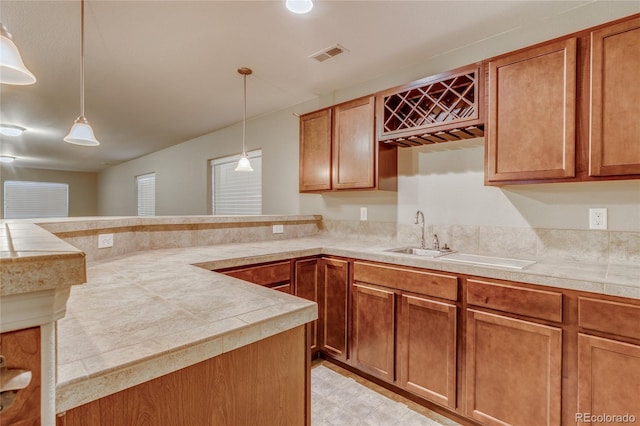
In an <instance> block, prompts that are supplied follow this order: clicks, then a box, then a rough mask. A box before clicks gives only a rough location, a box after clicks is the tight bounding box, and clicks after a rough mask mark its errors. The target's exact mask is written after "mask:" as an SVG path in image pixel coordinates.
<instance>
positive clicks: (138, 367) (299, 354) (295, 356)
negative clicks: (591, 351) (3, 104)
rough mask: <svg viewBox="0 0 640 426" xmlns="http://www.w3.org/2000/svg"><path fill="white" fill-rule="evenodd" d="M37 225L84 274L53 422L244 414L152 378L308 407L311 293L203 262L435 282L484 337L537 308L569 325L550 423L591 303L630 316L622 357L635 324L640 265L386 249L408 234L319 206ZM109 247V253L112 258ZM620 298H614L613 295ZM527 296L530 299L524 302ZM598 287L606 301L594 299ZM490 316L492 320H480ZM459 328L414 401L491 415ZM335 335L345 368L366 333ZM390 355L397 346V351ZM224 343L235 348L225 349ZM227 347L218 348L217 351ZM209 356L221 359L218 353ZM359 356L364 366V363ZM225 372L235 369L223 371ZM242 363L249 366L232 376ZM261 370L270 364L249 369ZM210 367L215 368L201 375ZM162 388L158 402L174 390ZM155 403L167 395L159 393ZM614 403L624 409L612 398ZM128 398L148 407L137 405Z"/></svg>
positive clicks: (570, 385)
mask: <svg viewBox="0 0 640 426" xmlns="http://www.w3.org/2000/svg"><path fill="white" fill-rule="evenodd" d="M274 224H284V231H285V232H284V234H273V233H272V232H271V228H272V226H273V225H274ZM34 226H35V225H34ZM40 226H41V227H42V228H44V229H46V230H48V231H49V232H51V233H53V234H55V235H57V236H59V237H60V238H63V239H64V240H66V241H67V243H69V244H73V245H74V246H75V247H77V248H79V249H81V250H83V251H84V252H85V253H87V260H88V265H87V266H88V267H87V283H86V284H84V285H81V286H75V287H73V289H72V292H71V297H70V299H69V302H68V305H67V315H66V316H65V317H64V318H63V319H61V320H59V321H58V329H57V332H58V340H57V344H58V358H57V369H58V377H57V386H56V407H55V409H56V412H57V413H58V415H59V417H58V423H59V424H60V425H65V424H66V425H74V424H79V423H83V422H84V424H87V422H89V424H91V421H93V422H94V424H99V423H100V422H105V421H106V422H108V421H109V420H106V419H116V420H115V421H116V422H117V420H118V419H123V418H125V417H118V416H136V418H140V419H141V418H149V416H153V415H157V414H158V413H165V414H166V415H168V416H170V417H171V416H182V418H187V417H184V416H189V415H191V414H192V413H193V411H192V410H194V409H195V408H200V409H203V407H209V408H207V409H208V410H209V411H208V412H207V413H205V414H206V415H220V416H222V417H218V418H221V419H223V420H221V421H222V422H223V423H224V422H225V421H227V422H230V421H231V420H229V419H232V418H233V417H232V416H233V415H247V416H252V415H253V416H255V415H257V414H256V413H251V412H249V411H246V410H245V411H243V410H244V409H243V410H237V407H235V408H234V407H233V406H232V405H227V404H224V403H221V401H220V400H219V399H218V398H217V397H216V396H215V393H216V392H217V391H218V389H214V390H212V391H211V392H210V393H211V394H214V395H213V396H212V398H213V399H210V400H205V399H202V400H193V399H190V398H191V397H194V395H196V394H198V395H200V396H201V397H202V395H201V394H202V393H201V392H195V393H185V398H184V399H183V400H175V399H172V401H174V402H172V403H171V404H169V403H167V400H166V399H165V400H162V399H161V396H159V395H158V394H157V392H154V390H153V389H154V387H156V386H160V387H164V386H180V385H182V384H186V383H189V384H192V385H194V386H209V385H211V383H212V382H213V383H216V384H220V385H221V386H223V390H221V392H229V390H228V389H234V392H235V394H234V393H225V395H233V398H234V399H235V398H240V397H241V396H244V397H247V398H255V401H256V403H258V405H256V407H258V406H259V404H260V403H262V404H265V405H263V406H262V407H263V408H262V409H263V410H264V407H265V406H267V405H268V406H269V407H271V408H270V409H271V410H272V411H262V413H269V416H273V415H278V413H281V414H282V413H285V412H286V413H288V414H290V415H298V416H300V415H301V416H303V417H306V418H307V420H306V422H308V413H307V412H305V404H308V399H307V398H308V391H309V388H308V385H309V383H308V380H309V379H308V371H309V370H308V369H309V365H308V352H307V350H308V345H307V344H306V341H305V336H304V332H305V327H306V326H305V324H307V323H309V322H311V321H313V320H315V319H316V318H317V317H318V314H317V311H316V304H315V303H313V302H309V301H306V300H304V299H301V298H295V297H292V296H290V295H287V294H282V293H280V292H277V291H273V290H270V289H267V288H263V287H260V286H256V285H253V284H249V283H246V282H244V281H241V280H238V279H235V278H231V277H228V276H226V275H222V274H218V273H216V272H212V270H218V269H225V268H233V267H239V266H247V265H253V264H269V263H273V262H282V261H287V260H291V261H292V262H295V261H296V260H297V259H317V258H328V259H329V261H331V262H336V261H338V260H339V261H340V262H344V264H345V265H348V268H349V270H350V271H351V272H349V274H347V275H348V276H350V277H351V278H349V280H353V281H354V282H350V283H349V287H348V291H350V292H351V297H356V296H355V294H354V292H355V291H360V289H361V288H364V287H366V288H369V289H374V290H375V289H380V288H382V289H384V288H390V289H391V290H388V291H387V294H388V293H389V292H392V293H393V292H394V291H399V292H402V295H404V294H405V293H406V294H407V295H412V294H416V293H429V292H430V291H432V289H434V288H435V289H436V290H435V291H436V293H435V295H434V297H433V298H434V300H435V301H436V305H437V306H441V305H442V304H443V302H442V301H443V300H445V299H446V300H448V302H447V303H448V304H449V305H450V306H451V307H452V308H451V309H453V311H452V312H454V318H455V316H457V317H458V321H457V323H458V326H457V327H465V328H464V329H465V330H466V329H467V328H469V329H473V330H474V332H475V333H476V337H478V338H479V337H482V334H481V328H480V326H482V327H487V326H488V325H489V326H492V327H498V328H496V330H498V331H500V330H502V331H504V330H512V328H509V327H502V326H503V325H504V324H507V325H509V324H516V325H520V324H523V323H524V322H525V321H524V320H527V321H526V322H527V324H528V323H529V320H530V319H531V318H541V319H540V320H535V323H536V324H535V327H538V328H542V329H544V330H547V329H551V328H553V329H554V330H562V329H564V330H566V331H565V337H564V338H563V339H564V341H565V343H562V344H561V345H564V346H562V347H561V348H556V349H554V350H559V351H560V352H561V353H564V355H563V358H564V359H565V361H564V363H565V364H566V365H565V366H564V367H563V366H562V365H561V364H557V365H556V367H554V368H559V369H563V371H564V372H565V374H566V375H567V379H565V381H564V382H563V383H561V384H560V377H561V376H560V375H559V374H560V373H559V370H554V369H552V370H550V371H552V372H553V373H558V376H557V377H554V378H552V381H553V382H554V383H557V384H558V385H557V386H556V388H552V389H551V391H552V392H556V393H554V394H549V397H550V399H552V401H551V404H550V406H549V407H546V406H545V407H538V408H537V409H540V410H543V411H544V410H547V409H549V410H550V412H551V417H549V418H551V419H559V416H560V415H561V414H560V408H559V407H560V406H559V405H558V404H559V401H560V400H561V399H562V400H563V405H562V406H563V407H566V408H565V411H567V413H563V414H562V415H563V416H570V415H573V414H575V412H576V406H577V404H578V399H579V398H582V397H581V396H579V395H578V393H577V381H578V375H577V365H578V354H577V350H578V349H577V345H578V333H576V330H578V327H580V328H579V330H580V336H582V337H581V340H580V342H581V343H580V344H586V343H589V342H591V343H594V344H595V345H597V344H599V343H601V342H600V341H605V340H606V342H612V341H613V340H611V339H604V337H610V331H611V329H610V328H604V329H599V327H602V326H603V325H607V324H609V323H610V322H611V321H612V319H611V318H609V319H608V320H606V321H602V322H589V321H592V318H594V316H593V315H598V314H602V312H603V311H602V309H603V306H604V308H612V309H615V310H616V312H617V313H623V314H624V315H628V316H627V317H626V318H628V319H629V321H627V322H626V323H625V322H621V324H622V328H620V329H619V330H614V334H616V335H621V336H622V337H621V342H620V343H619V345H620V346H621V347H624V348H625V350H629V348H631V352H628V354H629V358H628V359H629V360H630V361H629V362H637V360H638V359H640V357H639V356H638V355H637V354H636V353H635V352H633V351H636V350H637V349H636V348H637V347H638V346H637V341H638V339H640V334H638V330H636V328H637V327H636V325H635V324H637V322H636V323H634V322H631V321H633V319H634V318H636V316H637V312H636V311H637V310H638V309H640V308H638V306H640V292H639V290H640V279H639V277H640V269H639V268H638V267H637V266H635V267H634V266H633V265H626V266H622V265H615V264H591V263H588V262H587V263H581V262H579V261H575V262H562V263H558V262H553V261H550V260H545V259H537V260H538V262H537V263H536V264H534V265H531V266H529V267H527V268H526V269H523V270H514V269H509V268H501V267H488V266H478V265H466V264H460V263H454V262H447V261H445V260H443V259H439V258H433V259H428V258H420V257H416V256H411V255H406V254H400V253H393V252H389V251H387V249H389V248H393V247H398V245H399V244H406V243H407V241H402V242H401V241H396V240H393V241H392V240H380V239H379V240H377V241H375V240H371V239H366V238H364V237H358V238H353V236H349V235H342V236H340V235H337V234H335V233H331V232H326V229H325V228H326V223H325V222H324V221H322V218H320V217H318V216H292V217H284V216H260V217H247V218H216V217H184V218H177V217H176V218H161V217H159V218H95V219H68V220H60V221H55V222H54V221H49V222H47V223H44V222H43V223H41V224H40ZM36 229H40V228H38V227H36ZM105 233H113V237H114V238H113V239H114V246H113V247H112V248H111V249H99V250H97V251H96V250H95V249H94V248H93V247H97V239H98V235H100V234H105ZM51 238H54V237H51ZM411 238H413V236H411ZM85 247H86V248H85ZM123 247H126V249H125V248H123ZM110 250H111V251H112V252H115V254H114V255H112V256H109V253H108V252H109V251H110ZM116 250H121V251H116ZM376 271H377V272H376ZM386 271H393V273H394V274H395V275H394V276H396V277H400V278H402V277H407V280H406V282H407V283H410V282H412V280H413V278H412V277H414V276H417V275H416V274H419V275H420V276H422V277H425V279H426V280H425V281H423V283H422V284H419V285H418V286H416V287H413V288H409V289H408V288H406V286H407V285H409V284H403V282H404V281H403V280H401V279H400V278H398V279H394V280H390V281H389V280H387V281H386V282H385V280H384V279H382V278H384V277H386V276H387V275H386V274H388V272H386ZM374 272H376V273H374ZM376 274H377V275H376ZM434 276H435V277H448V278H447V280H448V281H447V284H446V285H447V286H449V285H453V287H451V288H452V289H453V290H452V291H451V292H447V293H442V292H439V290H438V288H440V287H438V285H436V286H435V287H433V284H432V282H434V281H433V280H432V279H430V278H429V277H434ZM293 279H295V274H294V278H293ZM437 282H440V281H437ZM442 282H443V283H444V281H442ZM451 283H452V284H451ZM321 285H322V284H321ZM403 286H404V287H403ZM356 287H357V288H356ZM394 288H395V290H394ZM325 290H326V289H325ZM507 292H515V293H513V294H518V295H520V296H518V297H521V299H515V300H516V302H517V301H518V300H523V301H524V300H527V303H520V305H522V306H525V307H531V306H538V305H535V303H537V302H539V301H542V304H541V305H540V306H551V309H550V310H538V311H535V310H530V309H529V310H520V311H514V312H508V313H506V314H505V312H506V311H507V310H508V309H511V307H505V305H500V303H501V302H503V301H504V300H509V299H510V297H512V295H510V294H511V293H509V294H508V293H507ZM620 294H624V295H625V297H624V298H621V297H616V296H618V295H620ZM531 295H533V296H534V298H533V299H529V297H531ZM537 296H542V298H538V297H537ZM358 297H359V296H358ZM403 297H405V296H403ZM601 299H602V300H603V301H604V302H605V304H604V305H602V306H601V305H600V303H601V301H600V300H601ZM362 300H364V299H362ZM547 301H549V303H548V304H547ZM557 301H559V303H560V307H559V308H558V305H557V304H556V303H557ZM360 302H361V300H359V303H360ZM345 303H346V300H345ZM319 304H320V308H321V309H320V310H321V312H320V314H319V316H320V317H322V316H323V314H324V311H323V310H322V308H325V307H326V305H324V304H323V303H321V302H319ZM345 306H346V305H345ZM358 306H362V305H358ZM517 309H519V308H517ZM558 309H560V310H559V311H558ZM578 309H579V310H580V311H579V312H580V315H581V319H579V320H578V319H577V315H578ZM554 312H559V314H556V313H554ZM498 314H500V315H498ZM503 314H504V315H503ZM358 315H366V312H365V311H362V310H358V311H357V312H356V311H353V312H350V314H349V315H348V318H351V317H352V316H353V318H356V317H357V316H358ZM496 317H497V318H499V319H500V321H501V322H500V321H498V322H493V323H492V322H491V321H493V320H494V319H495V318H496ZM511 317H514V318H515V319H513V320H511V319H510V318H511ZM605 317H606V313H605ZM505 318H507V319H509V321H506V320H505ZM601 318H604V317H601ZM486 320H488V321H486ZM349 321H351V319H349ZM578 321H580V322H579V323H578ZM537 322H541V323H542V324H543V325H542V326H539V325H538V324H537ZM531 323H532V324H534V321H531ZM609 325H610V324H609ZM527 327H531V326H529V325H527ZM454 330H455V328H454ZM460 330H461V329H460ZM460 330H459V331H458V334H457V336H458V337H456V338H455V339H454V347H455V346H457V347H459V348H461V349H459V350H458V355H457V356H455V355H454V358H453V359H452V360H450V361H449V363H451V365H453V367H454V369H453V376H452V377H453V388H452V393H451V394H450V396H449V399H448V400H446V401H445V402H444V403H443V402H441V400H438V399H431V398H429V397H425V400H426V401H427V402H428V401H435V402H436V404H440V405H444V406H446V407H448V408H449V409H450V410H451V412H453V413H456V414H457V415H459V416H463V417H469V418H473V419H476V420H478V421H484V420H483V417H482V416H483V415H487V414H492V411H491V410H493V409H494V407H491V406H483V405H482V404H483V401H482V400H480V399H478V395H479V392H480V393H481V392H483V389H486V388H485V387H484V386H485V385H486V383H483V382H480V381H479V382H477V383H472V382H471V381H470V375H469V374H466V378H465V373H464V372H462V370H461V367H462V366H464V365H468V364H467V363H468V361H469V360H472V361H473V362H474V364H473V365H475V366H476V367H478V366H482V363H483V362H485V361H490V359H487V358H486V355H483V353H481V352H479V351H476V352H474V353H473V356H472V354H471V353H470V352H469V351H468V348H469V347H470V345H471V343H472V342H471V341H466V342H465V341H464V339H463V335H464V334H463V333H462V332H461V331H460ZM360 331H362V332H366V330H365V329H360ZM361 337H362V336H361ZM364 337H366V335H364ZM323 338H326V336H323ZM277 339H284V340H281V341H279V340H277ZM347 339H348V342H347V344H348V345H350V348H349V350H348V353H349V358H345V361H339V362H343V363H345V364H347V365H356V366H357V363H355V360H354V357H355V356H357V354H358V353H361V352H358V350H360V351H361V350H362V345H363V344H367V341H366V339H364V340H363V339H360V340H358V341H356V340H355V338H354V337H353V336H348V337H347ZM633 343H635V344H633ZM255 344H260V345H264V347H263V348H262V349H259V350H258V352H251V353H245V352H243V351H251V349H249V348H252V347H254V345H255ZM358 345H360V346H358ZM464 348H467V349H464ZM260 351H262V352H260ZM465 351H466V352H465ZM455 352H456V351H455V350H454V351H453V353H454V354H455ZM400 353H401V351H400V350H399V352H398V359H400V355H399V354H400ZM233 354H240V355H237V356H238V358H234V356H236V355H233ZM225 356H230V357H231V358H229V359H228V360H227V359H224V357H225ZM392 359H394V357H393V356H392ZM216 360H217V361H220V362H221V363H220V364H215V363H216V362H217V361H216ZM357 361H360V362H361V363H362V361H363V359H359V360H357ZM580 362H583V361H582V360H581V361H580ZM584 362H589V360H586V361H584ZM210 363H213V364H210ZM554 365H555V364H554ZM634 365H635V364H634ZM238 366H241V368H238ZM254 367H256V368H254ZM233 368H235V369H236V370H237V371H235V372H234V373H230V371H231V370H230V369H233ZM466 368H470V367H466ZM190 369H195V370H190ZM398 371H400V370H398ZM243 372H246V373H247V374H248V376H246V377H244V378H241V376H238V375H236V374H241V373H243ZM265 372H266V373H269V374H271V373H273V374H274V375H275V376H272V377H271V378H264V377H262V376H260V374H264V373H265ZM207 374H211V376H208V375H207ZM213 377H215V379H212V381H211V382H209V383H206V380H207V379H208V378H213ZM385 380H386V382H387V383H389V384H390V385H392V386H396V387H400V388H402V387H403V385H402V384H401V382H400V381H399V379H396V377H394V375H393V374H392V375H391V377H390V378H387V379H384V380H383V381H385ZM556 380H557V382H556ZM269 381H273V384H274V385H276V386H282V388H283V391H284V390H285V389H286V393H282V394H279V393H277V392H271V391H268V390H266V391H265V392H263V393H260V392H259V391H256V390H253V391H246V392H245V390H246V389H245V390H241V389H243V388H242V386H244V385H246V386H247V387H248V388H252V387H253V385H256V384H264V383H266V382H269ZM594 384H595V382H594ZM227 385H228V386H229V387H228V388H227V390H224V386H227ZM231 385H232V386H231ZM207 389H210V388H207ZM560 389H562V390H560ZM127 392H138V394H137V395H135V393H127ZM305 392H307V394H305ZM169 394H171V395H169V396H170V397H171V398H176V397H177V396H176V395H175V394H172V393H171V392H169ZM427 395H428V394H427ZM272 397H273V398H276V401H274V400H272V399H271V398H272ZM135 398H138V399H135ZM203 398H204V397H203ZM235 400H238V399H235ZM268 400H270V402H268ZM564 401H566V402H564ZM579 401H580V402H579V404H581V405H580V406H581V407H586V406H587V404H591V401H586V400H583V399H580V400H579ZM543 402H544V401H543ZM143 403H144V404H143ZM165 403H166V404H167V405H166V406H163V405H161V404H165ZM472 403H475V404H476V405H477V406H475V407H474V406H472ZM597 403H598V401H594V402H593V405H592V406H594V407H596V408H597V407H598V406H597ZM622 404H623V406H624V401H623V402H622ZM141 406H142V407H145V408H140V409H137V411H136V409H134V407H141ZM295 407H297V409H296V408H295ZM306 407H307V408H308V405H306ZM571 407H573V408H571ZM627 408H628V409H635V407H633V406H627ZM127 410H133V411H127ZM163 410H165V411H163ZM181 410H183V411H181ZM483 410H484V411H483ZM204 411H206V410H204ZM569 411H571V412H572V413H569ZM545 412H546V411H545ZM292 413H297V414H292ZM494 414H495V413H494ZM262 415H265V414H262ZM96 416H97V417H96ZM110 416H111V417H110ZM170 417H167V418H170ZM151 418H152V417H151ZM254 418H258V417H254ZM285 423H286V422H285ZM291 424H301V423H296V422H292V423H291Z"/></svg>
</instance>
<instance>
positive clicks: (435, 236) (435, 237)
mask: <svg viewBox="0 0 640 426" xmlns="http://www.w3.org/2000/svg"><path fill="white" fill-rule="evenodd" d="M433 249H434V250H440V240H438V234H433Z"/></svg>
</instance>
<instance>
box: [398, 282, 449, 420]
mask: <svg viewBox="0 0 640 426" xmlns="http://www.w3.org/2000/svg"><path fill="white" fill-rule="evenodd" d="M456 310H457V308H456V306H455V305H452V304H449V303H441V302H436V301H433V300H429V299H425V298H423V297H419V296H414V295H407V294H402V295H401V298H400V306H399V310H398V329H397V348H398V354H397V358H398V362H397V365H398V378H399V383H400V386H401V387H403V388H404V389H406V390H408V391H410V392H412V393H415V394H416V395H419V396H421V397H423V398H426V399H429V400H431V401H434V402H437V403H439V404H442V405H444V406H446V407H449V408H452V409H455V408H456V360H457V357H456V349H457V343H456V336H457V331H456V330H457V320H456Z"/></svg>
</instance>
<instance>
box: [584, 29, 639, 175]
mask: <svg viewBox="0 0 640 426" xmlns="http://www.w3.org/2000/svg"><path fill="white" fill-rule="evenodd" d="M639 99H640V18H637V19H634V20H631V21H627V22H623V23H620V24H617V25H611V26H608V27H605V28H602V29H600V30H597V31H594V32H592V33H591V120H590V126H591V129H590V130H591V131H590V132H589V134H590V137H591V141H590V142H591V143H590V150H591V152H590V156H591V161H590V162H589V174H590V175H592V176H607V175H627V174H640V102H639V101H638V100H639Z"/></svg>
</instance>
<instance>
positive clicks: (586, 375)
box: [576, 334, 640, 424]
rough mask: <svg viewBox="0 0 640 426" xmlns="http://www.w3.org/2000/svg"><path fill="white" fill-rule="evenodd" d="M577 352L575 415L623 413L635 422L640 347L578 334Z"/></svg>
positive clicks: (639, 388)
mask: <svg viewBox="0 0 640 426" xmlns="http://www.w3.org/2000/svg"><path fill="white" fill-rule="evenodd" d="M578 353H579V364H578V390H579V396H578V407H577V410H576V412H577V413H591V414H594V415H600V414H609V415H625V414H627V415H632V416H635V419H636V420H635V421H638V419H640V398H639V397H638V396H639V395H640V346H638V345H631V344H628V343H623V342H617V341H615V340H610V339H603V338H600V337H595V336H589V335H586V334H580V335H579V336H578ZM583 423H587V422H583ZM606 423H607V424H612V423H620V424H622V423H623V422H620V421H619V422H613V421H609V422H606ZM594 424H604V422H602V423H601V422H597V423H594Z"/></svg>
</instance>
